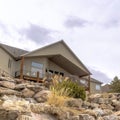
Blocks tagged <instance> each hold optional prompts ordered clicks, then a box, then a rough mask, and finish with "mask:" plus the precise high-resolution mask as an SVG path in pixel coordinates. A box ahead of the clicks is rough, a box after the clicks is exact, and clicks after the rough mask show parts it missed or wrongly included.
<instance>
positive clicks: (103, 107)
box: [99, 104, 114, 110]
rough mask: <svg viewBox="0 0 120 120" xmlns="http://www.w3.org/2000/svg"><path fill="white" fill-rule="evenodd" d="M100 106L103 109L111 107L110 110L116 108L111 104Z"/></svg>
mask: <svg viewBox="0 0 120 120" xmlns="http://www.w3.org/2000/svg"><path fill="white" fill-rule="evenodd" d="M99 107H100V108H101V109H110V110H113V109H114V107H113V106H112V105H111V104H101V105H99Z"/></svg>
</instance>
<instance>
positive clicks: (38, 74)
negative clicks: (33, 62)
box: [37, 71, 40, 82]
mask: <svg viewBox="0 0 120 120" xmlns="http://www.w3.org/2000/svg"><path fill="white" fill-rule="evenodd" d="M39 76H40V73H39V72H38V71H37V82H39Z"/></svg>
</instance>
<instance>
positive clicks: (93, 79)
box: [91, 78, 103, 84]
mask: <svg viewBox="0 0 120 120" xmlns="http://www.w3.org/2000/svg"><path fill="white" fill-rule="evenodd" d="M91 82H95V83H99V84H103V83H102V82H101V81H99V80H96V79H95V78H91Z"/></svg>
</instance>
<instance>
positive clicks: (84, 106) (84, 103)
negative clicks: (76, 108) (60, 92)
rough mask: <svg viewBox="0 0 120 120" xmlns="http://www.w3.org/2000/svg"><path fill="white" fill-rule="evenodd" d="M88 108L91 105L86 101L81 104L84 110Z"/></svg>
mask: <svg viewBox="0 0 120 120" xmlns="http://www.w3.org/2000/svg"><path fill="white" fill-rule="evenodd" d="M90 106H91V103H89V102H87V101H84V102H83V104H82V107H83V108H85V109H88V108H89V107H90Z"/></svg>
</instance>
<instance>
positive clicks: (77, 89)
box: [51, 80, 86, 100]
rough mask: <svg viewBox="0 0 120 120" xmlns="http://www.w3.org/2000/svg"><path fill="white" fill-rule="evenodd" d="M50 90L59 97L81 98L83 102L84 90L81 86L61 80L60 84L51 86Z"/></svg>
mask: <svg viewBox="0 0 120 120" xmlns="http://www.w3.org/2000/svg"><path fill="white" fill-rule="evenodd" d="M51 90H52V91H53V92H54V93H55V94H57V95H59V96H68V97H73V98H81V99H82V100H85V98H86V93H85V89H84V88H83V87H82V86H80V85H78V84H77V83H75V82H73V81H70V80H67V81H65V80H63V81H62V82H59V83H57V84H55V85H53V86H51Z"/></svg>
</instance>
